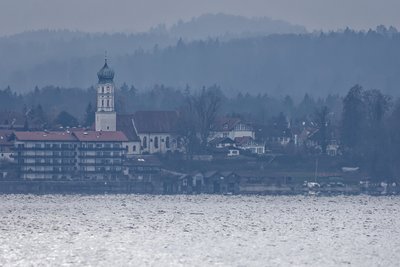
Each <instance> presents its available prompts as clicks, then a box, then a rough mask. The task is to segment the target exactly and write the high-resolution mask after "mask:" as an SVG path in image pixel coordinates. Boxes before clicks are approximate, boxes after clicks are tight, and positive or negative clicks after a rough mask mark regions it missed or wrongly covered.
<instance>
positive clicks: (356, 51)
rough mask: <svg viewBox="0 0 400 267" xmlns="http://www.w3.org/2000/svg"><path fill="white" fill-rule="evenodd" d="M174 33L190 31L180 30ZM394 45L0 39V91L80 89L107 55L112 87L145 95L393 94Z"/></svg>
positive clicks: (374, 33)
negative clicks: (158, 90) (205, 90)
mask: <svg viewBox="0 0 400 267" xmlns="http://www.w3.org/2000/svg"><path fill="white" fill-rule="evenodd" d="M196 25H197V24H196ZM186 28H187V29H186ZM192 28H193V27H192ZM180 29H181V30H182V31H184V30H183V29H186V31H188V29H191V28H190V27H188V24H184V25H181V28H180ZM173 32H180V31H178V30H174V31H173ZM183 35H184V34H183V33H182V36H183ZM399 46H400V34H399V33H398V31H397V29H395V28H393V27H390V28H386V27H384V26H380V27H377V28H376V29H374V30H369V31H365V32H364V31H353V30H351V29H345V30H343V31H335V32H314V33H301V32H300V33H299V32H297V33H286V34H266V33H265V34H263V33H260V34H258V35H250V36H243V35H239V36H236V37H232V35H231V37H230V38H224V37H222V36H217V37H215V36H214V37H212V38H204V39H189V38H184V37H182V38H179V35H174V34H172V32H171V30H170V31H165V30H156V29H154V30H153V31H150V32H147V33H142V34H132V35H127V34H123V33H118V34H117V33H116V34H85V33H79V32H77V33H75V32H68V31H60V32H51V31H47V32H46V31H41V32H29V33H23V34H20V35H15V36H10V37H2V38H0V56H1V58H2V60H1V62H0V73H1V75H0V85H1V87H2V88H5V87H7V86H10V87H11V88H12V89H13V90H14V91H16V92H29V91H30V90H32V89H33V88H34V86H35V85H36V86H38V87H40V88H42V87H46V86H49V85H57V86H60V87H65V88H71V87H72V88H73V87H77V88H88V87H90V86H91V85H93V84H95V83H96V76H95V73H96V71H97V70H98V69H99V68H100V67H101V65H102V63H103V60H104V52H105V50H107V54H108V58H109V62H110V66H111V67H112V68H113V69H114V70H115V72H116V79H115V81H116V83H117V84H118V85H119V86H122V85H123V83H127V84H133V85H135V87H137V88H141V89H142V90H148V91H150V90H151V89H152V88H153V86H154V84H160V85H161V84H164V85H165V86H166V87H173V88H177V89H180V90H184V89H185V88H186V85H187V84H188V85H190V86H191V87H193V88H201V87H203V86H206V87H208V86H212V85H214V84H218V85H219V86H221V88H222V90H223V92H224V94H226V95H228V96H230V97H232V96H236V95H237V94H239V93H240V92H249V93H250V94H253V95H257V94H262V95H263V94H265V93H268V95H271V96H274V97H284V96H285V95H291V96H292V97H293V98H294V99H295V100H297V101H301V99H302V97H303V96H304V94H305V93H310V94H312V95H314V96H315V97H324V96H326V95H328V94H341V95H344V94H345V93H346V92H347V90H348V88H350V87H351V86H352V85H354V84H363V85H364V86H366V87H368V88H379V89H380V90H382V92H384V93H386V94H392V95H396V96H398V84H400V50H399V49H398V47H399Z"/></svg>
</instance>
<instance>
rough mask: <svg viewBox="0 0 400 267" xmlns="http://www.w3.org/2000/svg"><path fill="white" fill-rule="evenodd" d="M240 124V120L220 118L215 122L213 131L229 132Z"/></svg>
mask: <svg viewBox="0 0 400 267" xmlns="http://www.w3.org/2000/svg"><path fill="white" fill-rule="evenodd" d="M240 122H241V119H240V118H229V117H220V118H217V119H216V120H215V123H214V127H213V130H214V131H218V132H222V131H231V130H233V129H234V128H235V126H236V125H237V124H238V123H240Z"/></svg>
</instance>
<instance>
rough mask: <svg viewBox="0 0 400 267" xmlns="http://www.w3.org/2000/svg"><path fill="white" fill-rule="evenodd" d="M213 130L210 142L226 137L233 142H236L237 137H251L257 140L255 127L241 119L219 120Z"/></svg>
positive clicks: (226, 118) (225, 118)
mask: <svg viewBox="0 0 400 267" xmlns="http://www.w3.org/2000/svg"><path fill="white" fill-rule="evenodd" d="M212 128H213V130H212V131H211V133H210V137H209V140H213V139H215V138H225V137H229V138H230V139H232V140H235V138H237V137H251V138H253V139H255V132H254V129H253V127H252V126H251V125H250V124H249V123H246V122H244V121H243V120H242V119H240V118H228V117H222V118H217V119H216V120H215V123H214V125H213V127H212Z"/></svg>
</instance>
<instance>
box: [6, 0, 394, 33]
mask: <svg viewBox="0 0 400 267" xmlns="http://www.w3.org/2000/svg"><path fill="white" fill-rule="evenodd" d="M399 11H400V0H0V35H2V36H3V35H11V34H14V33H19V32H23V31H29V30H38V29H69V30H79V31H86V32H141V31H146V30H148V29H149V28H151V27H152V26H156V25H158V24H166V25H167V26H170V25H172V24H174V23H176V22H177V21H178V20H180V19H182V20H184V21H187V20H190V19H191V18H192V17H197V16H200V15H201V14H205V13H226V14H234V15H242V16H246V17H264V16H265V17H270V18H273V19H280V20H285V21H288V22H290V23H293V24H298V25H303V26H305V27H306V28H307V29H308V30H309V31H313V30H325V31H328V30H337V29H343V28H345V27H347V26H348V27H350V28H353V29H369V28H375V27H376V26H377V25H380V24H383V25H387V26H390V25H392V26H395V27H397V28H398V29H400V15H399Z"/></svg>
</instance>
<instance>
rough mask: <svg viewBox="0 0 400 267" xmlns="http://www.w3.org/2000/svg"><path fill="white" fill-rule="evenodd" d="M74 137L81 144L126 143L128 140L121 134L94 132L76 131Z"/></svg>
mask: <svg viewBox="0 0 400 267" xmlns="http://www.w3.org/2000/svg"><path fill="white" fill-rule="evenodd" d="M74 136H76V138H77V139H78V140H79V141H81V142H98V141H100V142H127V141H128V138H127V137H126V136H125V134H124V133H123V132H119V131H117V132H102V131H101V132H95V131H87V132H85V131H77V132H74Z"/></svg>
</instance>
